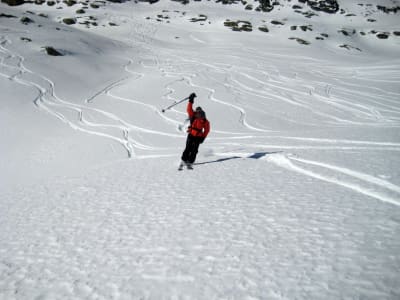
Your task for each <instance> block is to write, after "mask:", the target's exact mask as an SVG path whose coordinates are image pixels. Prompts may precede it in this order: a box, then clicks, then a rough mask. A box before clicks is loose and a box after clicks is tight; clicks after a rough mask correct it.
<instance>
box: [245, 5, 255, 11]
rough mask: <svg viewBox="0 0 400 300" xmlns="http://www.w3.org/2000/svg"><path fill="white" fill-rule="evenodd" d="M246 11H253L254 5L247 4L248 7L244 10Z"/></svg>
mask: <svg viewBox="0 0 400 300" xmlns="http://www.w3.org/2000/svg"><path fill="white" fill-rule="evenodd" d="M244 9H246V10H253V5H252V4H247V5H246V7H245V8H244Z"/></svg>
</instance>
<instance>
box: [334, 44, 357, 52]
mask: <svg viewBox="0 0 400 300" xmlns="http://www.w3.org/2000/svg"><path fill="white" fill-rule="evenodd" d="M339 47H340V48H345V49H347V50H351V49H355V50H357V51H360V52H361V51H362V50H361V49H360V48H357V47H353V46H350V45H347V44H343V45H339Z"/></svg>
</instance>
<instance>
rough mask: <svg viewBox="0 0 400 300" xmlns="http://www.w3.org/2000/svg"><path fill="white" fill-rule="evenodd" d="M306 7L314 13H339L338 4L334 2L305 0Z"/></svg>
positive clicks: (334, 0) (328, 0) (333, 0)
mask: <svg viewBox="0 0 400 300" xmlns="http://www.w3.org/2000/svg"><path fill="white" fill-rule="evenodd" d="M307 4H308V6H310V7H311V9H313V10H316V11H322V12H325V13H329V14H334V13H336V12H338V11H339V4H338V3H337V2H336V0H323V1H319V0H307Z"/></svg>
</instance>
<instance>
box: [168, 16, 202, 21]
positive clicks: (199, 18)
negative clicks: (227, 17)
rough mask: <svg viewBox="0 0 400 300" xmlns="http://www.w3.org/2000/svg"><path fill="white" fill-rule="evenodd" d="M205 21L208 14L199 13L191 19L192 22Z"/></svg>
mask: <svg viewBox="0 0 400 300" xmlns="http://www.w3.org/2000/svg"><path fill="white" fill-rule="evenodd" d="M168 18H169V17H168ZM205 21H207V16H206V15H199V16H198V17H196V18H191V19H190V22H205Z"/></svg>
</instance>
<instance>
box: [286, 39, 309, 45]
mask: <svg viewBox="0 0 400 300" xmlns="http://www.w3.org/2000/svg"><path fill="white" fill-rule="evenodd" d="M289 40H295V41H296V42H298V43H299V44H300V45H310V44H311V43H310V42H308V41H306V40H303V39H301V38H296V37H290V38H289Z"/></svg>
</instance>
